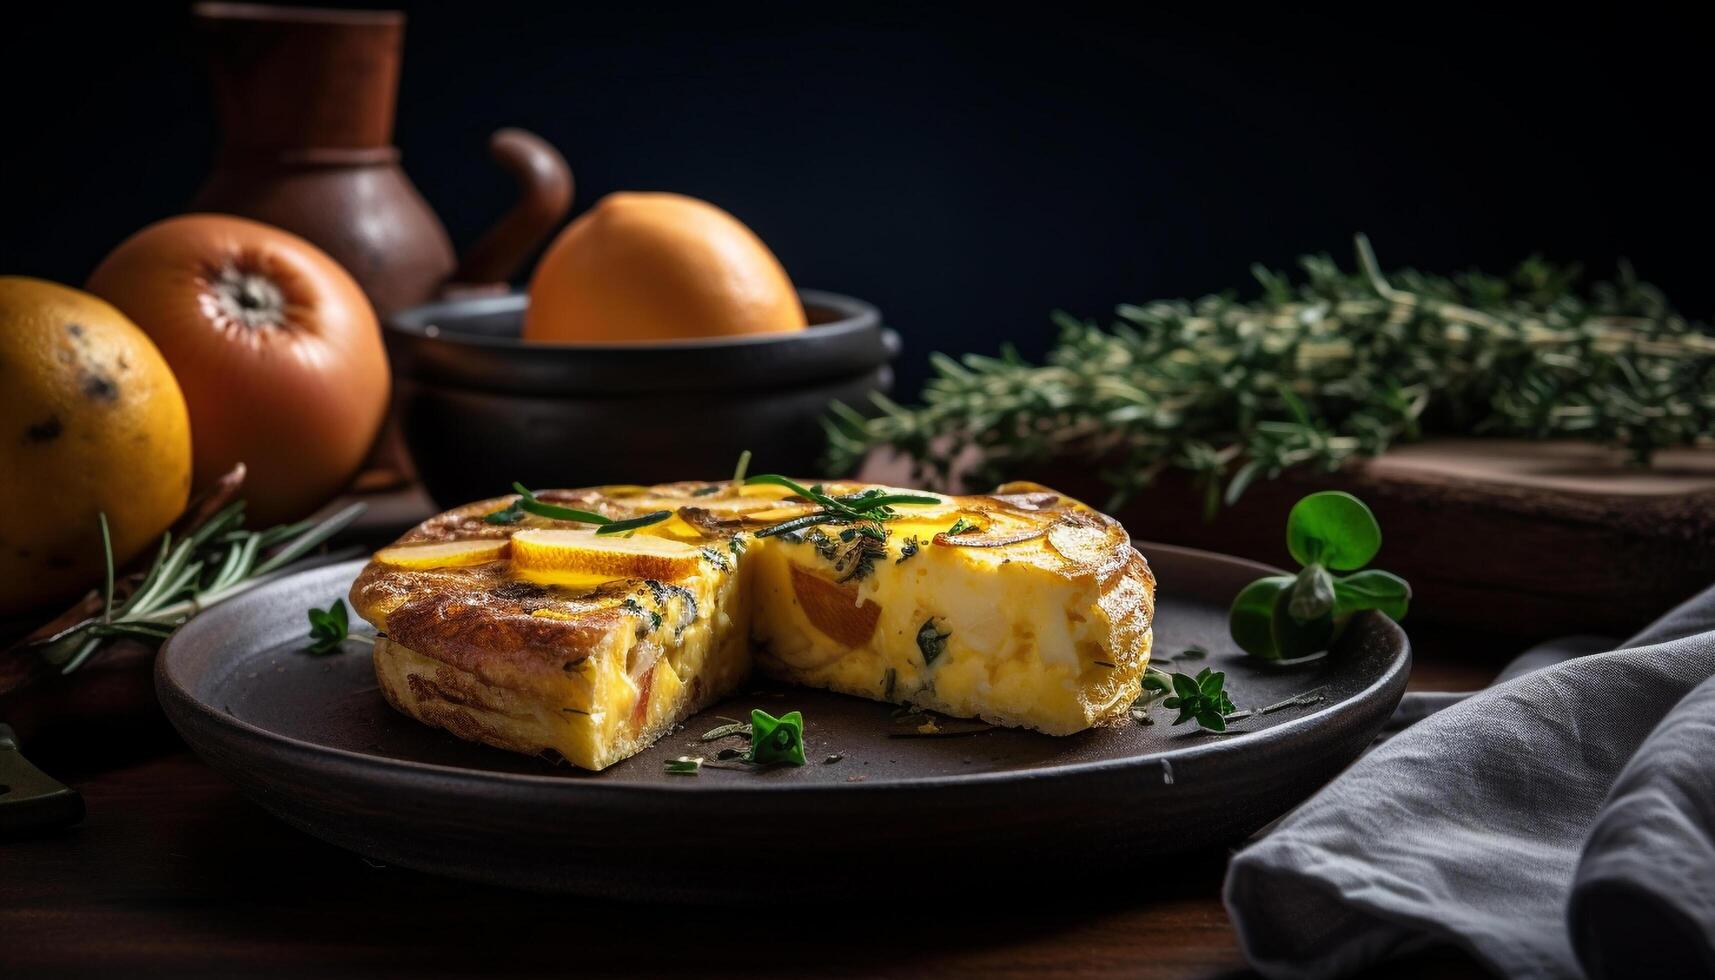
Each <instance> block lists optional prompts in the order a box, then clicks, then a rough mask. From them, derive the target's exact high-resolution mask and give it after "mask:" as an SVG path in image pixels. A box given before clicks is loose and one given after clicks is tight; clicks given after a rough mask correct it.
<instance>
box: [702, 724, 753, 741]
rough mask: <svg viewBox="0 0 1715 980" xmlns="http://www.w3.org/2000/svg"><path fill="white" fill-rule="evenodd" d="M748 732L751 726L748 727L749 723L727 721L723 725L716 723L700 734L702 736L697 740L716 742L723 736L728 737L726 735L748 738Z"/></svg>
mask: <svg viewBox="0 0 1715 980" xmlns="http://www.w3.org/2000/svg"><path fill="white" fill-rule="evenodd" d="M750 732H751V728H750V725H749V724H747V723H745V722H742V721H728V722H727V723H726V724H724V725H716V726H715V727H713V728H711V729H709V730H708V731H706V732H704V733H703V734H702V737H701V738H699V739H698V741H700V742H718V741H720V740H721V739H723V738H728V737H730V736H733V735H743V736H745V737H746V738H749V737H750Z"/></svg>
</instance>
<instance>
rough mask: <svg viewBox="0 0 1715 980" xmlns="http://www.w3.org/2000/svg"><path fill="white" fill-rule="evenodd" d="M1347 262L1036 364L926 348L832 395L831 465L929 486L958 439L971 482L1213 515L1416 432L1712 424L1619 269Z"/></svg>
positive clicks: (1125, 316)
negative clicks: (1053, 479) (1610, 274)
mask: <svg viewBox="0 0 1715 980" xmlns="http://www.w3.org/2000/svg"><path fill="white" fill-rule="evenodd" d="M1356 251H1357V261H1358V271H1356V272H1345V271H1342V270H1341V269H1340V268H1339V267H1338V266H1337V265H1336V264H1335V263H1334V261H1333V260H1332V259H1330V258H1328V257H1327V256H1325V255H1324V256H1313V257H1307V258H1305V259H1303V260H1302V262H1301V264H1302V265H1303V268H1304V270H1305V272H1306V273H1307V274H1308V280H1307V281H1306V282H1303V283H1300V284H1296V285H1295V284H1293V283H1292V282H1291V281H1290V279H1289V278H1288V277H1287V276H1286V275H1285V274H1282V273H1277V272H1271V271H1269V270H1266V269H1263V268H1261V267H1256V268H1254V269H1253V273H1254V274H1255V275H1256V277H1257V279H1258V280H1259V281H1260V282H1261V284H1262V288H1263V296H1262V298H1261V299H1258V300H1256V301H1254V302H1248V303H1247V302H1241V301H1238V300H1236V299H1234V298H1233V297H1232V296H1230V295H1226V294H1223V295H1217V296H1208V297H1204V298H1203V299H1199V300H1194V301H1184V300H1175V301H1162V302H1155V303H1149V304H1146V305H1143V306H1122V307H1120V308H1119V310H1118V316H1119V320H1118V322H1117V323H1115V324H1114V325H1113V326H1112V327H1111V328H1109V329H1107V330H1103V329H1100V328H1098V327H1097V326H1095V325H1094V324H1092V323H1088V322H1084V321H1080V320H1077V319H1074V318H1072V317H1070V316H1066V315H1064V314H1061V315H1058V316H1057V317H1056V322H1057V323H1058V324H1059V327H1060V330H1061V335H1060V340H1059V343H1058V345H1057V346H1056V347H1055V348H1054V349H1053V350H1052V351H1051V352H1050V353H1049V354H1048V356H1047V359H1046V361H1045V363H1043V364H1031V363H1028V362H1026V361H1025V360H1024V359H1023V358H1022V357H1020V356H1019V355H1018V353H1017V352H1016V351H1015V350H1012V349H1011V348H1010V347H1008V348H1003V350H1002V353H1001V356H999V357H983V356H978V355H967V356H966V357H964V358H962V359H959V360H954V359H953V358H950V357H946V356H944V355H940V354H937V355H934V356H933V357H932V362H933V365H934V368H935V371H936V374H937V376H936V377H935V378H934V379H933V380H931V381H930V382H929V384H928V386H927V387H926V389H925V391H924V395H923V405H922V406H920V407H916V408H905V407H902V406H900V405H897V404H895V403H893V402H892V401H890V400H888V399H887V398H885V397H882V396H879V395H878V396H875V402H876V405H877V406H878V407H879V408H880V409H881V414H880V416H879V417H877V418H874V419H866V418H864V417H863V416H862V415H860V414H859V413H857V412H856V411H854V410H852V409H851V408H849V407H847V406H844V405H835V406H834V407H833V415H832V417H831V418H829V419H827V420H826V425H825V428H826V429H827V431H828V436H829V460H828V463H829V466H830V468H831V469H832V470H833V471H835V472H840V471H843V470H844V469H845V468H847V467H850V466H851V465H854V464H855V463H856V462H857V461H858V460H859V459H860V458H861V457H862V456H863V455H864V454H865V453H866V452H867V451H868V450H870V449H871V448H872V447H875V446H879V445H889V446H893V447H895V448H896V449H898V450H900V451H902V452H903V453H905V454H907V455H909V456H911V457H912V458H913V459H914V460H915V461H916V464H917V467H918V471H919V476H923V475H925V474H928V473H933V474H936V475H938V476H939V478H940V479H941V480H942V481H943V482H945V481H947V480H948V479H949V478H950V477H951V475H952V472H953V464H954V460H955V458H956V457H958V456H959V455H960V454H961V453H962V452H963V451H965V450H966V449H967V447H973V446H974V447H976V448H977V449H978V450H979V451H980V459H979V461H978V463H977V465H976V466H975V467H974V468H973V469H971V470H969V471H967V472H966V475H965V479H966V482H967V483H968V484H969V485H971V486H973V487H974V486H993V485H994V484H995V483H996V482H999V481H1000V480H1002V479H1005V478H1008V477H1014V476H1020V475H1024V474H1025V473H1026V472H1027V471H1028V469H1029V468H1030V467H1031V466H1033V465H1036V464H1040V463H1043V462H1047V461H1050V460H1059V461H1066V460H1073V461H1088V462H1093V463H1095V464H1096V465H1098V466H1101V467H1103V468H1104V471H1103V473H1102V476H1103V479H1104V480H1105V482H1107V483H1108V484H1109V485H1110V486H1111V487H1112V489H1113V490H1114V499H1113V500H1112V501H1111V502H1110V506H1118V505H1119V504H1120V503H1122V502H1123V501H1124V500H1125V499H1126V498H1127V497H1129V496H1130V495H1132V494H1134V493H1136V492H1137V491H1138V490H1140V489H1142V488H1143V487H1145V486H1147V485H1149V484H1150V483H1151V482H1152V481H1153V480H1155V479H1156V478H1157V477H1158V476H1159V475H1160V474H1161V473H1162V472H1164V471H1166V470H1168V469H1179V470H1186V471H1189V472H1191V473H1192V474H1194V475H1195V477H1196V478H1197V480H1198V481H1199V482H1200V483H1201V484H1202V486H1203V488H1204V491H1205V493H1206V500H1207V504H1208V507H1209V509H1210V510H1211V511H1213V510H1214V509H1216V508H1218V507H1219V506H1220V504H1221V502H1222V501H1223V500H1225V501H1227V502H1229V503H1230V502H1232V501H1233V500H1236V499H1237V498H1238V497H1239V495H1240V494H1242V493H1243V492H1244V490H1245V488H1246V487H1247V486H1249V485H1250V484H1251V483H1252V482H1253V481H1255V480H1257V479H1261V478H1269V477H1274V476H1277V475H1279V474H1280V473H1282V472H1284V471H1286V470H1289V469H1293V468H1298V467H1312V468H1318V469H1323V470H1330V471H1331V470H1334V469H1336V468H1338V467H1339V466H1341V465H1342V464H1343V463H1345V462H1346V461H1347V460H1349V459H1352V458H1354V457H1362V456H1372V455H1375V454H1377V453H1380V452H1382V451H1383V450H1385V449H1387V448H1388V447H1389V446H1390V445H1393V444H1394V443H1396V442H1402V441H1411V440H1415V439H1418V438H1420V437H1421V436H1422V435H1423V434H1425V433H1464V434H1478V435H1490V436H1513V437H1526V438H1537V439H1546V438H1574V439H1583V440H1587V441H1592V442H1599V443H1604V444H1609V445H1616V446H1622V447H1625V448H1627V449H1629V450H1630V451H1631V453H1632V454H1633V456H1634V457H1635V458H1636V460H1637V461H1639V462H1640V463H1642V462H1647V461H1648V460H1649V458H1650V455H1651V453H1653V452H1654V451H1655V450H1657V449H1661V448H1664V447H1669V446H1680V445H1694V444H1700V443H1704V442H1707V441H1708V440H1709V434H1710V433H1712V432H1715V335H1711V333H1710V331H1709V327H1708V326H1706V325H1701V324H1695V323H1691V322H1689V321H1687V320H1686V318H1684V317H1683V316H1681V315H1680V314H1678V313H1677V312H1675V311H1674V310H1673V309H1672V308H1671V307H1670V306H1669V305H1668V303H1667V301H1666V299H1665V298H1664V297H1663V296H1662V295H1661V293H1660V292H1659V291H1658V290H1656V289H1655V288H1654V287H1652V286H1649V285H1647V284H1645V283H1642V282H1639V281H1638V280H1637V279H1636V277H1635V276H1634V275H1633V274H1632V271H1631V269H1630V268H1629V267H1627V266H1624V265H1622V267H1621V269H1620V275H1619V278H1618V279H1617V280H1616V281H1613V282H1602V283H1597V284H1595V285H1594V286H1593V287H1591V288H1590V289H1588V290H1585V291H1578V290H1576V289H1575V288H1574V286H1575V284H1576V280H1577V278H1578V275H1579V270H1578V269H1577V268H1560V267H1556V266H1553V265H1550V264H1549V263H1547V262H1544V261H1542V260H1541V259H1531V260H1529V261H1526V262H1525V263H1524V264H1522V265H1521V266H1520V267H1519V268H1518V270H1517V271H1515V272H1514V273H1513V274H1512V275H1510V276H1507V277H1495V276H1488V275H1483V274H1481V273H1477V272H1470V273H1465V274H1461V275H1455V276H1452V277H1441V276H1431V275H1425V274H1423V273H1419V272H1415V271H1411V270H1406V271H1403V272H1398V273H1395V274H1393V275H1391V276H1384V275H1383V274H1382V272H1381V269H1380V266H1379V264H1378V263H1377V262H1376V259H1375V255H1374V253H1373V252H1372V250H1371V249H1370V245H1369V242H1368V240H1367V239H1365V238H1364V237H1363V236H1361V235H1360V236H1357V239H1356Z"/></svg>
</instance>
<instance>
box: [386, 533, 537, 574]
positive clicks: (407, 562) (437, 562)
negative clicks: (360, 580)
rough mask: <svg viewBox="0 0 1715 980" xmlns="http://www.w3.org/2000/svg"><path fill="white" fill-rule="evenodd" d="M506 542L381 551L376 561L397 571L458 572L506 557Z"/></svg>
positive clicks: (481, 541) (447, 543)
mask: <svg viewBox="0 0 1715 980" xmlns="http://www.w3.org/2000/svg"><path fill="white" fill-rule="evenodd" d="M506 551H507V540H506V539H505V538H473V539H471V540H468V541H434V542H430V543H428V544H401V545H395V546H393V547H391V548H382V549H381V550H380V551H377V552H376V553H375V560H376V561H378V562H381V563H382V564H386V565H397V566H399V567H400V568H461V567H463V566H465V565H481V564H483V563H484V562H491V561H499V560H500V559H502V558H505V557H506Z"/></svg>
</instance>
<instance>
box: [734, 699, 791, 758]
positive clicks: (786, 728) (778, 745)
mask: <svg viewBox="0 0 1715 980" xmlns="http://www.w3.org/2000/svg"><path fill="white" fill-rule="evenodd" d="M745 759H746V761H749V762H755V763H758V764H761V765H767V764H770V763H776V762H783V763H787V764H790V765H794V766H801V765H803V764H804V717H803V715H801V714H799V713H798V712H796V711H788V712H786V713H785V714H783V715H781V716H780V717H778V718H776V717H774V716H773V715H771V714H769V713H768V712H766V711H763V710H762V709H761V708H756V709H753V710H752V711H751V712H750V753H749V754H748V755H746V756H745Z"/></svg>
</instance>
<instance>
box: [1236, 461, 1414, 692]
mask: <svg viewBox="0 0 1715 980" xmlns="http://www.w3.org/2000/svg"><path fill="white" fill-rule="evenodd" d="M1381 540H1382V532H1381V527H1380V525H1378V524H1377V523H1376V519H1375V515H1373V514H1371V513H1370V509H1369V508H1368V507H1366V506H1364V503H1363V501H1361V500H1359V499H1358V498H1356V497H1354V496H1352V495H1351V494H1349V493H1342V492H1340V491H1338V490H1327V491H1323V492H1321V493H1313V494H1311V495H1309V496H1308V497H1305V498H1304V499H1302V500H1300V501H1299V502H1298V503H1297V504H1296V505H1294V506H1293V508H1292V513H1291V514H1290V515H1289V516H1288V517H1287V521H1286V547H1287V550H1288V551H1290V552H1291V553H1292V557H1293V558H1295V559H1297V560H1298V562H1299V564H1301V565H1303V566H1304V567H1303V568H1302V569H1300V570H1299V572H1298V574H1297V575H1270V576H1268V577H1266V578H1261V579H1258V580H1257V581H1255V582H1252V583H1251V584H1250V585H1247V586H1245V587H1244V589H1243V590H1241V591H1240V592H1239V594H1238V597H1237V598H1235V599H1234V600H1233V606H1232V609H1231V610H1230V611H1229V613H1228V615H1227V622H1228V626H1229V628H1230V629H1231V631H1232V634H1233V639H1234V640H1235V641H1237V642H1238V644H1239V646H1240V647H1242V648H1243V649H1244V651H1245V652H1246V653H1249V654H1251V655H1252V656H1255V657H1261V658H1262V659H1264V660H1294V659H1297V658H1299V657H1304V656H1308V655H1310V654H1313V653H1317V652H1320V651H1322V650H1326V649H1328V647H1329V645H1330V644H1332V643H1333V641H1334V638H1335V637H1336V636H1337V635H1338V634H1339V631H1340V629H1341V628H1342V627H1343V626H1344V625H1345V622H1346V620H1347V618H1349V617H1350V616H1351V615H1352V614H1353V613H1355V612H1358V611H1360V610H1363V609H1377V610H1380V611H1381V612H1383V613H1386V614H1387V615H1389V616H1391V617H1393V618H1394V619H1401V618H1403V617H1404V616H1405V613H1406V608H1407V606H1408V605H1409V604H1410V600H1411V586H1409V585H1407V584H1406V581H1405V580H1404V579H1402V578H1400V577H1399V576H1397V575H1393V574H1391V573H1389V572H1384V571H1380V570H1378V569H1369V570H1367V571H1359V572H1355V573H1354V574H1351V575H1345V576H1336V575H1334V574H1333V571H1352V570H1354V569H1359V568H1362V567H1363V566H1364V565H1365V564H1367V563H1368V562H1369V560H1370V559H1371V558H1374V557H1375V555H1376V552H1377V551H1379V550H1380V549H1381Z"/></svg>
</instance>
